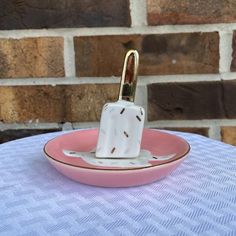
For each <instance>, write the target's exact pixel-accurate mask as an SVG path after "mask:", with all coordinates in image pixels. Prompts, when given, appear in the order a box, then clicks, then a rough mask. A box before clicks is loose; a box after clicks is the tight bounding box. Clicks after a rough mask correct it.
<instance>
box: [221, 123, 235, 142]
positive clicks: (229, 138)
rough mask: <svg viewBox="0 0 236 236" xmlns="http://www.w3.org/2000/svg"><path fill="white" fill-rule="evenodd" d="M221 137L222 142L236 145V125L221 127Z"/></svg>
mask: <svg viewBox="0 0 236 236" xmlns="http://www.w3.org/2000/svg"><path fill="white" fill-rule="evenodd" d="M221 137H222V141H223V142H225V143H228V144H231V145H234V146H236V127H234V126H225V127H221Z"/></svg>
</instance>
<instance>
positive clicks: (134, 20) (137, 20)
mask: <svg viewBox="0 0 236 236" xmlns="http://www.w3.org/2000/svg"><path fill="white" fill-rule="evenodd" d="M130 15H131V26H132V27H135V26H146V25H147V4H146V0H139V1H137V0H130Z"/></svg>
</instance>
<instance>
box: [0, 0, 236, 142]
mask: <svg viewBox="0 0 236 236" xmlns="http://www.w3.org/2000/svg"><path fill="white" fill-rule="evenodd" d="M130 48H135V49H137V50H138V51H139V53H140V71H139V74H140V76H139V82H138V88H137V97H136V102H137V103H138V104H139V105H142V106H143V107H144V108H145V109H146V111H147V120H146V126H147V127H152V128H162V129H172V130H173V129H174V130H179V131H186V132H193V133H198V134H201V135H205V136H209V137H211V138H214V139H218V140H221V139H222V140H223V141H225V142H227V143H230V144H234V145H236V73H235V72H236V1H234V0H227V1H226V0H185V1H184V0H183V1H172V0H116V1H113V0H87V1H83V0H19V1H15V0H14V1H13V0H1V1H0V142H4V141H7V140H10V139H14V138H19V137H24V136H27V135H34V134H37V133H45V132H52V131H56V130H68V129H76V128H84V127H94V126H98V125H99V118H100V112H101V108H102V105H103V104H104V103H105V102H107V101H115V100H116V98H117V94H118V88H119V85H118V83H119V76H120V74H121V69H122V63H123V58H124V55H125V52H126V51H127V50H128V49H130Z"/></svg>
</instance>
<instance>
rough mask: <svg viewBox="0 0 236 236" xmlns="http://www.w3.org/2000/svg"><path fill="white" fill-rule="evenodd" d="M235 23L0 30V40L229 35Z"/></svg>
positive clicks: (235, 27) (235, 25) (234, 27)
mask: <svg viewBox="0 0 236 236" xmlns="http://www.w3.org/2000/svg"><path fill="white" fill-rule="evenodd" d="M235 29H236V23H222V24H202V25H160V26H145V25H143V26H134V27H130V28H129V27H91V28H59V29H24V30H0V38H15V39H20V38H27V37H68V36H69V37H74V36H95V35H127V34H169V33H194V32H215V31H224V32H229V33H231V32H232V31H233V30H235Z"/></svg>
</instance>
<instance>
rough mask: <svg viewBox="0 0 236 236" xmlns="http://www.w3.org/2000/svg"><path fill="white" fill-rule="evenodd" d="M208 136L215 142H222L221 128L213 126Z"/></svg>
mask: <svg viewBox="0 0 236 236" xmlns="http://www.w3.org/2000/svg"><path fill="white" fill-rule="evenodd" d="M208 135H209V138H212V139H215V140H222V137H221V129H220V126H213V125H212V126H210V127H209V133H208Z"/></svg>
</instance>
